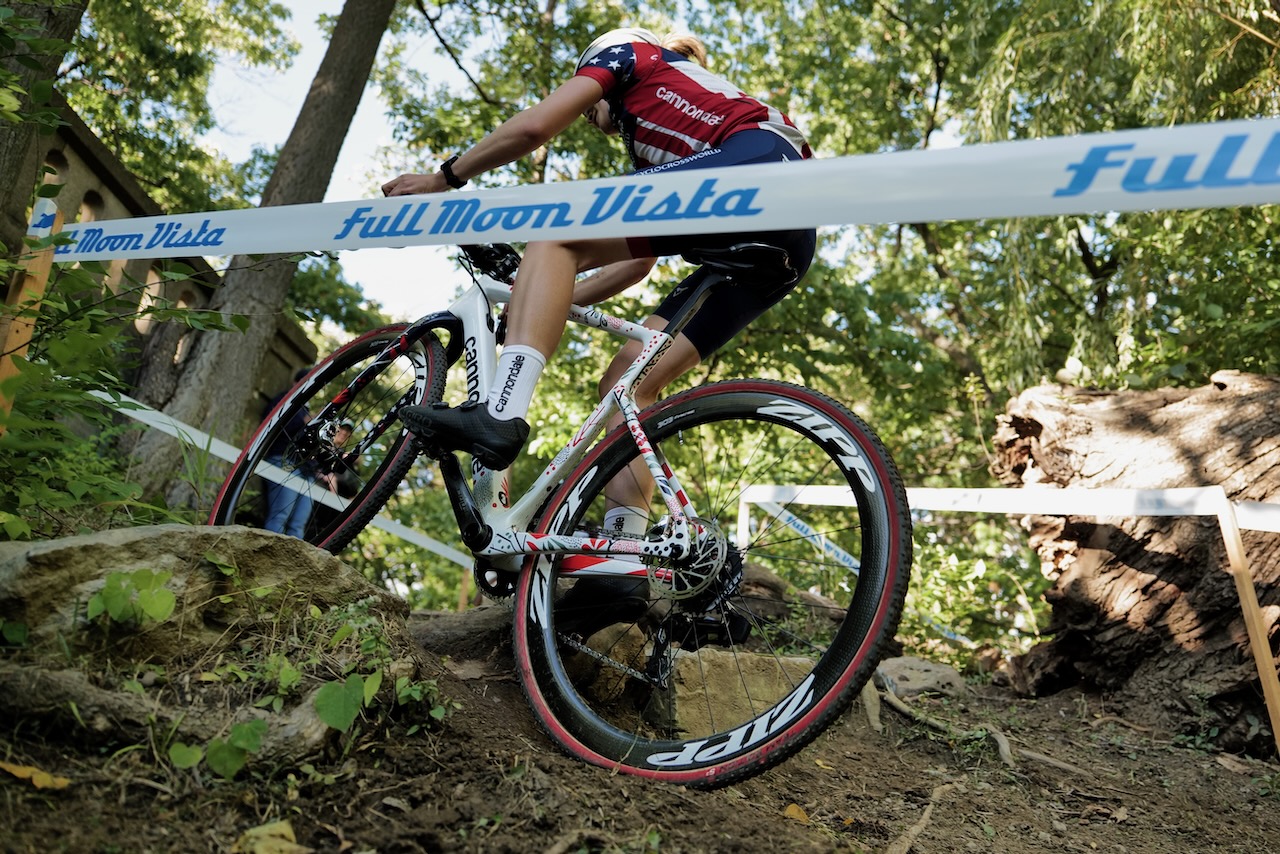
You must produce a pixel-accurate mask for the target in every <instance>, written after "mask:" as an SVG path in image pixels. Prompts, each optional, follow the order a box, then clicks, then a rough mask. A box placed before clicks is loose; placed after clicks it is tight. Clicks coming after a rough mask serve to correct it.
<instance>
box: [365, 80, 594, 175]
mask: <svg viewBox="0 0 1280 854" xmlns="http://www.w3.org/2000/svg"><path fill="white" fill-rule="evenodd" d="M603 96H604V89H602V88H601V87H600V84H599V83H597V82H596V81H594V80H592V79H590V78H589V77H573V78H570V79H569V80H567V81H565V82H564V84H562V85H561V86H560V87H558V88H557V89H556V90H555V91H554V92H552V93H551V94H550V95H548V96H547V97H546V98H543V99H542V100H541V101H539V102H538V103H536V104H534V105H533V106H532V107H530V108H529V109H527V110H524V111H522V112H520V113H517V114H516V115H514V116H512V117H511V118H509V119H507V120H506V121H505V122H503V123H502V124H500V125H499V126H498V127H497V128H495V129H494V131H493V132H492V133H490V134H489V135H488V136H486V137H485V138H484V139H482V140H480V141H479V142H478V143H476V144H475V146H473V147H472V148H470V149H468V150H467V151H465V152H463V153H462V154H460V155H458V159H457V160H455V161H454V162H453V167H452V168H453V174H454V175H455V176H456V177H457V178H458V179H459V180H461V181H468V180H470V179H471V178H474V177H475V176H476V175H479V174H481V173H483V172H488V171H489V170H490V169H496V168H498V167H499V166H504V165H506V164H508V163H510V162H511V161H513V160H519V159H520V158H521V157H524V156H525V155H526V154H529V153H531V152H533V151H534V150H536V149H537V148H538V147H539V146H541V145H544V144H546V142H547V141H548V140H550V139H551V138H552V137H554V136H555V135H556V134H558V133H560V132H561V131H563V130H564V129H565V128H567V127H569V125H571V124H573V122H574V121H575V120H576V119H577V118H578V116H580V115H582V113H583V111H584V110H586V109H587V108H588V107H590V106H592V105H594V104H596V103H597V102H598V101H599V100H600V98H602V97H603ZM447 189H449V185H448V184H447V183H446V182H445V179H444V175H443V174H441V173H440V172H426V173H420V174H419V173H410V174H406V175H400V176H398V177H396V178H392V179H391V180H390V181H388V182H387V183H385V184H383V185H382V194H383V195H385V196H407V195H413V194H416V193H442V192H444V191H445V190H447Z"/></svg>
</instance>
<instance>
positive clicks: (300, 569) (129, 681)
mask: <svg viewBox="0 0 1280 854" xmlns="http://www.w3.org/2000/svg"><path fill="white" fill-rule="evenodd" d="M139 579H141V580H143V581H145V582H146V583H144V584H141V585H139V584H138V583H137V582H138V580H139ZM152 582H154V583H155V585H156V587H157V588H158V589H161V590H163V591H168V592H167V593H163V594H162V595H161V597H160V598H159V601H160V602H162V603H165V604H167V603H168V602H172V609H171V612H169V613H167V614H165V615H164V616H163V617H162V618H160V619H156V618H155V616H147V615H145V614H144V613H142V612H138V613H136V614H133V615H129V616H125V617H120V618H113V617H112V615H111V614H110V613H109V612H107V611H105V610H104V609H103V607H102V602H103V597H104V595H105V594H106V593H107V592H108V591H109V590H111V589H114V590H115V594H116V596H117V597H119V596H120V595H121V591H122V590H123V592H124V595H125V596H126V597H127V596H130V595H132V596H133V597H134V598H135V599H140V598H141V597H142V596H145V595H147V594H146V592H145V590H144V588H145V587H147V586H148V584H150V583H152ZM95 605H96V606H97V607H95ZM165 610H168V609H167V608H165V607H164V606H163V605H161V606H160V607H159V608H157V609H155V610H154V613H155V614H156V615H159V614H162V613H163V612H164V611H165ZM408 612H409V609H408V606H407V604H406V603H405V602H404V601H403V600H401V599H399V598H397V597H395V596H392V595H390V594H389V593H387V592H386V591H384V590H381V589H380V588H377V587H375V586H373V585H371V584H370V583H369V582H367V581H366V580H365V579H364V578H363V577H362V576H361V575H360V574H359V573H357V572H356V571H355V570H353V569H351V568H350V567H348V566H346V565H345V564H343V563H342V562H341V561H340V560H338V559H337V558H335V557H334V556H333V555H331V554H329V553H328V552H324V551H321V550H319V549H316V548H314V547H312V546H310V545H308V544H306V543H304V542H302V541H300V540H296V539H293V538H291V537H285V536H282V535H279V534H273V533H269V532H266V531H260V530H256V529H250V528H242V527H228V528H213V527H193V526H186V525H160V526H153V527H142V528H130V529H122V530H114V531H104V532H101V533H97V534H88V535H84V536H78V537H69V538H65V539H60V540H53V541H47V542H39V543H0V620H3V622H4V624H5V625H6V626H7V627H10V628H12V627H14V626H19V627H25V633H26V642H25V644H22V645H20V646H18V647H17V648H11V649H9V650H8V652H7V654H6V655H5V656H4V657H2V658H0V716H4V717H5V718H6V719H12V718H13V717H15V716H18V715H22V716H25V717H28V718H31V717H37V718H38V719H41V720H44V721H46V722H49V723H52V724H54V725H55V726H56V725H58V724H59V722H64V721H65V723H66V725H68V726H74V727H76V728H77V729H78V730H79V731H81V732H82V733H83V734H85V735H87V736H90V737H96V738H99V739H101V740H104V741H108V742H112V741H119V742H128V741H135V740H138V739H140V738H145V737H147V735H148V734H149V733H150V732H152V731H153V730H154V729H155V728H156V727H157V726H159V727H162V728H163V731H164V732H166V733H171V734H172V737H174V738H176V739H178V740H181V741H185V742H192V743H205V742H208V741H209V740H210V739H213V738H215V737H218V736H220V735H225V733H226V732H227V730H228V728H229V727H230V726H231V725H233V724H235V723H238V722H245V721H251V720H264V721H266V722H267V724H268V734H267V737H266V738H265V739H264V742H263V744H264V746H263V748H262V751H261V752H262V754H263V755H266V756H271V757H273V758H276V759H297V758H300V757H302V756H305V755H307V754H309V753H310V752H312V751H314V750H316V749H318V748H319V747H320V746H321V745H322V744H323V743H324V741H325V739H326V738H327V737H328V736H329V735H331V734H332V731H331V730H329V729H328V728H327V727H326V726H325V725H324V724H323V723H321V722H320V721H319V720H318V718H317V717H316V714H315V711H314V703H313V702H311V700H312V698H313V697H314V694H315V692H316V691H317V690H318V689H319V688H320V687H321V686H322V685H323V684H324V683H325V682H327V681H332V680H334V679H341V678H343V676H344V675H346V674H347V673H349V672H355V673H359V674H366V675H372V674H373V673H374V672H375V671H377V672H379V674H380V675H379V678H381V679H382V682H383V683H384V685H386V686H388V687H386V688H384V690H386V691H390V690H391V688H390V687H389V686H392V685H394V683H395V681H396V678H398V677H406V678H409V679H413V678H416V677H417V675H418V674H419V672H420V668H421V666H422V662H421V660H420V657H419V652H418V648H417V646H416V644H415V643H414V642H413V640H412V638H411V637H410V635H409V632H408V629H407V627H406V619H407V617H408ZM118 614H119V610H118V609H117V615H118ZM9 635H10V636H11V637H13V636H15V633H14V632H12V631H11V632H9Z"/></svg>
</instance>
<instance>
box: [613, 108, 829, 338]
mask: <svg viewBox="0 0 1280 854" xmlns="http://www.w3.org/2000/svg"><path fill="white" fill-rule="evenodd" d="M799 159H800V155H799V154H798V153H797V152H796V150H795V148H793V147H792V146H791V144H790V143H788V142H787V141H786V140H784V139H783V138H782V137H780V136H778V135H777V134H775V133H771V132H769V131H767V130H745V131H739V132H738V133H735V134H734V135H733V136H731V137H729V138H728V139H726V140H725V141H724V142H723V143H722V144H721V145H720V147H719V148H715V149H710V150H708V151H703V152H699V153H698V154H694V155H691V156H689V157H685V158H682V159H680V160H675V161H672V162H671V163H664V164H662V165H661V166H652V167H650V168H648V169H641V170H640V171H638V172H636V173H635V174H637V175H647V174H650V173H664V172H670V171H672V170H676V169H680V170H688V169H711V168H716V167H720V166H740V165H745V164H748V163H778V162H781V161H783V160H799ZM817 242H818V236H817V232H816V231H815V230H814V229H812V228H801V229H795V230H791V231H751V232H731V233H727V234H692V235H687V234H672V235H664V236H661V237H632V238H628V239H627V245H628V247H630V249H631V254H632V256H633V257H636V258H648V257H653V256H658V255H684V254H685V253H687V252H693V251H695V250H698V249H722V248H725V247H729V246H733V245H734V244H737V243H764V244H767V245H770V246H777V247H778V248H780V249H783V250H785V251H786V253H787V255H788V257H789V260H790V265H789V266H790V269H789V270H782V269H780V270H779V271H778V276H777V281H776V282H774V281H768V280H767V277H766V281H764V282H763V283H760V284H756V285H751V286H748V285H746V284H743V283H735V284H734V285H733V286H732V287H726V288H721V289H719V290H717V291H716V292H715V293H713V294H712V295H711V296H710V298H708V299H707V301H706V302H704V303H703V304H702V307H701V308H699V309H698V313H697V314H695V315H694V316H693V317H692V318H690V320H689V322H688V324H687V325H686V326H685V327H684V329H683V330H682V332H683V334H684V335H685V337H686V338H688V339H689V340H690V341H691V342H692V343H693V346H694V347H696V348H697V350H698V355H699V356H701V357H702V358H703V359H705V358H706V357H707V356H709V355H711V354H712V353H714V352H715V351H716V350H718V349H720V348H721V347H723V346H724V345H725V344H727V343H728V342H729V339H731V338H733V336H735V335H737V334H738V333H739V332H741V331H742V330H743V329H744V328H745V327H746V326H747V324H749V323H751V321H753V320H755V319H756V318H757V317H759V316H760V315H762V314H764V313H765V311H766V310H768V308H769V307H770V306H772V305H773V304H774V303H776V302H778V300H780V299H782V298H783V297H784V296H786V295H787V294H788V293H790V292H791V290H792V289H793V288H794V287H795V286H796V284H797V283H798V282H799V281H800V279H801V278H802V277H803V276H804V274H805V273H806V272H807V271H808V269H809V265H810V264H811V263H813V253H814V251H815V249H816V248H817ZM707 275H708V272H707V271H706V270H705V269H703V268H699V269H697V270H695V271H694V272H693V273H692V274H691V275H690V276H689V277H688V278H686V279H685V280H684V281H682V282H681V283H680V284H679V285H677V286H676V287H675V289H674V290H673V291H672V292H671V293H670V294H668V295H667V297H666V299H664V300H663V301H662V303H661V304H660V305H659V306H658V307H657V308H656V309H654V312H653V313H654V314H655V315H657V316H658V317H661V318H664V319H666V320H670V319H671V318H672V317H674V316H675V313H676V312H677V311H678V310H679V309H680V307H681V306H682V305H684V303H685V301H686V300H687V299H688V298H689V296H690V295H691V294H692V293H693V292H694V290H695V288H696V287H697V285H698V284H699V283H700V282H701V281H702V279H704V278H706V276H707Z"/></svg>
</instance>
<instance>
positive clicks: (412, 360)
mask: <svg viewBox="0 0 1280 854" xmlns="http://www.w3.org/2000/svg"><path fill="white" fill-rule="evenodd" d="M407 328H408V327H407V325H404V324H400V325H396V326H388V327H384V328H382V329H378V330H375V331H373V332H370V333H368V334H366V335H363V336H361V337H360V338H357V339H356V340H354V341H352V342H350V343H349V344H346V345H345V346H343V347H341V348H339V349H338V350H336V351H334V353H333V354H332V355H330V356H329V357H328V358H326V359H325V360H324V361H322V362H321V363H320V364H319V365H317V366H316V367H315V369H313V370H312V371H311V373H309V374H308V375H307V376H306V377H305V378H303V380H302V381H301V382H299V383H298V384H297V385H296V386H294V388H293V389H291V390H290V391H289V392H288V394H286V395H285V396H284V398H283V399H281V401H280V402H279V404H277V406H276V407H275V409H274V410H273V411H272V412H271V413H270V414H269V415H268V416H267V417H266V419H265V420H264V421H263V422H262V424H261V425H260V426H259V427H258V430H257V432H255V433H254V435H253V437H252V438H251V439H250V440H249V443H248V445H246V447H245V449H244V451H243V452H242V453H241V454H240V459H239V460H237V461H236V463H235V465H234V466H232V469H231V473H230V474H229V475H228V476H227V479H226V481H225V482H224V483H223V486H222V491H221V492H220V493H219V495H218V497H217V499H216V500H215V502H214V505H213V510H212V512H211V513H210V514H209V524H211V525H232V524H249V525H254V526H258V527H264V526H266V525H267V523H268V519H269V515H270V513H271V511H272V505H273V504H274V506H275V509H276V510H277V511H278V510H279V509H280V504H281V502H297V501H299V500H302V501H305V502H309V505H308V506H309V507H310V510H309V513H308V512H307V511H306V510H301V509H299V511H298V512H299V516H298V517H297V518H302V517H305V525H304V527H303V534H302V539H304V540H306V541H307V542H309V543H311V544H313V545H316V546H319V547H321V548H324V549H327V550H328V551H331V552H334V553H337V552H339V551H341V550H342V549H343V548H345V547H346V546H347V545H348V544H349V543H350V542H351V541H352V539H354V538H355V536H356V535H357V534H358V533H359V532H360V531H361V530H363V529H364V527H365V526H366V525H368V524H369V521H370V520H371V519H373V517H374V516H375V515H376V514H377V512H378V511H379V510H381V509H382V507H383V505H385V504H386V503H387V500H388V499H389V498H390V497H391V495H392V494H393V493H394V492H395V490H396V487H397V486H398V485H399V484H400V482H401V481H402V480H403V479H404V476H405V474H406V473H408V471H409V467H410V466H411V465H413V461H414V459H415V458H416V456H417V450H416V448H415V447H414V443H413V440H412V437H411V436H410V435H409V433H408V432H407V431H406V430H405V429H404V426H403V425H402V424H401V423H400V421H399V419H398V418H397V417H396V413H397V412H399V410H400V408H401V407H404V406H408V405H410V404H419V403H424V402H431V401H436V400H440V399H441V397H442V396H443V394H444V383H445V361H444V360H445V354H444V348H443V347H442V346H441V344H440V342H439V341H438V340H437V339H436V337H435V336H434V335H433V334H431V333H428V334H426V335H425V336H423V337H422V338H421V339H419V340H418V341H416V342H414V343H413V344H411V345H408V346H407V347H406V348H405V349H404V352H403V353H401V354H400V355H398V356H396V357H395V358H393V359H391V360H390V361H388V362H387V364H386V365H385V366H384V367H383V368H382V370H381V371H380V372H379V373H378V374H377V376H376V377H374V378H373V379H372V381H370V382H368V383H366V384H364V385H362V386H360V387H356V386H355V385H354V384H353V381H354V380H355V378H356V377H357V376H359V375H360V373H361V372H362V371H363V370H365V369H366V368H368V367H369V366H370V365H372V364H374V363H375V361H376V359H377V357H378V356H379V355H380V354H381V353H382V352H383V351H384V350H385V349H386V348H387V346H388V345H389V344H392V343H394V342H396V341H398V340H400V339H401V337H402V335H403V334H404V332H405V330H406V329H407ZM330 403H332V404H333V406H332V407H329V406H328V405H329V404H330ZM326 408H327V409H328V412H327V413H326V412H325V410H326ZM343 424H348V426H349V427H350V429H351V433H350V435H349V436H346V437H345V439H344V434H345V432H346V431H345V430H343V431H340V428H341V427H342V426H343ZM326 475H332V477H326ZM335 488H336V491H335ZM272 529H273V530H281V531H282V532H286V533H287V531H285V530H284V529H283V528H282V527H281V526H280V525H279V524H273V525H272Z"/></svg>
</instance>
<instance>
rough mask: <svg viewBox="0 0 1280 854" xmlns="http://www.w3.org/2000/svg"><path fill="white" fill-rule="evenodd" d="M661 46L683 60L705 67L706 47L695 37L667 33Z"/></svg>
mask: <svg viewBox="0 0 1280 854" xmlns="http://www.w3.org/2000/svg"><path fill="white" fill-rule="evenodd" d="M662 46H663V47H664V48H666V49H667V50H670V51H674V52H675V53H678V54H680V55H681V56H683V57H684V58H685V59H692V60H693V61H694V62H696V63H698V64H699V65H701V66H702V67H703V68H706V67H707V46H706V45H704V44H703V43H702V42H701V41H700V40H699V39H698V37H697V36H691V35H689V34H688V33H668V34H667V35H665V36H663V37H662Z"/></svg>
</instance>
